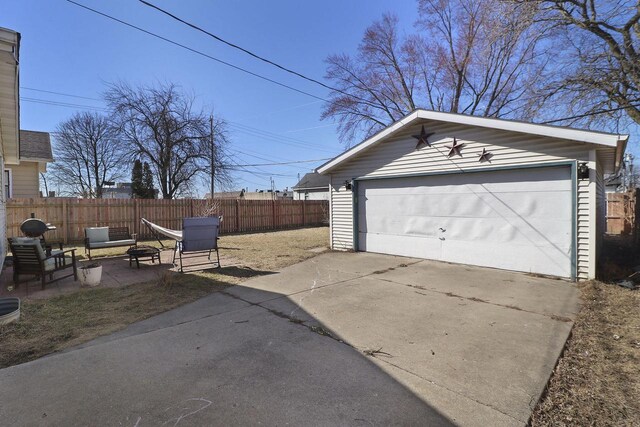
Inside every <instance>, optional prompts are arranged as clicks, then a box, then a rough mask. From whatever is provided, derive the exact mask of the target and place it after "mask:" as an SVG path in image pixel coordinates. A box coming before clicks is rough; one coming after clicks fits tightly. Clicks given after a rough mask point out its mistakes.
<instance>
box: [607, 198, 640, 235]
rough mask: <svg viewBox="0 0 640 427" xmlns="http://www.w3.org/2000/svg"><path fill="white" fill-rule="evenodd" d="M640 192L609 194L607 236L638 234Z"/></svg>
mask: <svg viewBox="0 0 640 427" xmlns="http://www.w3.org/2000/svg"><path fill="white" fill-rule="evenodd" d="M639 202H640V199H639V198H638V191H637V190H633V191H629V192H626V193H607V234H622V235H631V234H637V233H636V231H637V227H638V222H637V221H636V218H637V217H636V213H637V212H638V203H639Z"/></svg>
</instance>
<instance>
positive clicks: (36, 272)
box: [9, 238, 78, 289]
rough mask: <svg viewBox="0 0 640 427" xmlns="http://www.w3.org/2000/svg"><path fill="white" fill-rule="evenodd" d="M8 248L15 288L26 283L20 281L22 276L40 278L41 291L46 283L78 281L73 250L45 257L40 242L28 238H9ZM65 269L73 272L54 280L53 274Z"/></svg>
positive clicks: (56, 252)
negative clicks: (11, 258) (68, 279)
mask: <svg viewBox="0 0 640 427" xmlns="http://www.w3.org/2000/svg"><path fill="white" fill-rule="evenodd" d="M9 248H10V250H11V254H12V255H13V281H14V283H15V284H16V286H18V285H19V284H20V283H22V282H26V281H27V280H23V281H20V276H22V275H30V276H35V277H36V278H40V280H41V282H42V289H44V288H45V285H47V284H48V283H53V282H57V281H58V280H62V279H66V278H67V277H71V276H73V278H74V280H78V268H77V266H76V253H75V251H76V250H75V249H69V250H66V251H54V252H53V253H52V254H51V255H47V254H46V253H45V250H44V248H43V247H42V245H41V243H40V240H39V239H30V238H11V239H9ZM68 254H71V256H69V255H68ZM67 268H72V269H73V272H72V273H69V274H67V275H65V276H60V277H57V278H56V279H54V278H53V275H54V273H56V272H58V271H62V270H65V269H67ZM47 277H48V278H49V280H47Z"/></svg>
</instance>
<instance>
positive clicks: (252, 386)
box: [0, 253, 578, 426]
mask: <svg viewBox="0 0 640 427" xmlns="http://www.w3.org/2000/svg"><path fill="white" fill-rule="evenodd" d="M577 309H578V294H577V290H576V287H575V285H574V284H572V283H569V282H565V281H560V280H551V279H545V278H540V277H533V276H529V275H526V274H522V273H514V272H507V271H500V270H493V269H486V268H478V267H470V266H463V265H451V264H446V263H437V262H430V261H425V260H418V259H410V258H401V257H393V256H383V255H376V254H367V253H327V254H323V255H320V256H318V257H316V258H312V259H310V260H307V261H305V262H302V263H299V264H296V265H293V266H291V267H288V268H285V269H283V270H282V272H281V273H279V274H274V275H268V276H262V277H258V278H254V279H251V280H248V281H246V282H243V283H242V284H241V285H238V286H233V287H231V288H228V289H226V290H224V291H221V292H218V293H214V294H211V295H209V296H207V297H205V298H203V299H201V300H198V301H196V302H194V303H192V304H188V305H185V306H182V307H180V308H178V309H175V310H172V311H169V312H166V313H163V314H161V315H159V316H156V317H153V318H150V319H147V320H145V321H142V322H139V323H136V324H132V325H130V326H129V327H128V328H126V329H124V330H122V331H120V332H117V333H115V334H112V335H108V336H104V337H101V338H98V339H96V340H94V341H91V342H88V343H85V344H84V345H81V346H79V347H76V348H74V349H70V350H68V351H66V352H63V353H58V354H54V355H51V356H48V357H45V358H42V359H39V360H36V361H33V362H29V363H25V364H22V365H18V366H13V367H10V368H6V369H3V370H0V401H2V402H3V404H2V406H0V419H2V420H4V422H6V423H7V424H11V425H38V424H53V425H62V424H66V425H76V424H82V425H91V424H113V425H130V426H144V425H159V424H168V423H170V424H172V425H176V424H178V423H179V422H181V421H183V422H185V423H188V424H190V425H212V424H217V425H246V424H257V423H261V424H265V425H282V424H287V423H288V424H298V425H300V424H324V425H335V424H340V425H390V424H392V425H470V426H486V425H492V426H511V425H525V424H526V422H527V420H528V417H529V415H530V413H531V408H532V407H533V406H534V405H535V403H536V401H537V399H538V397H539V396H540V394H541V393H542V391H543V389H544V386H545V384H546V382H547V380H548V378H549V376H550V374H551V372H552V370H553V367H554V365H555V363H556V360H557V358H558V356H559V355H560V352H561V350H562V348H563V346H564V343H565V341H566V339H567V336H568V334H569V331H570V330H571V326H572V319H573V318H574V316H575V313H576V311H577Z"/></svg>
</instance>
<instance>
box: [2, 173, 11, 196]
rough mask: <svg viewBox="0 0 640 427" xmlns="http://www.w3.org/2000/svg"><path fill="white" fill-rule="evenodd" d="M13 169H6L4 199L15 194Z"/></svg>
mask: <svg viewBox="0 0 640 427" xmlns="http://www.w3.org/2000/svg"><path fill="white" fill-rule="evenodd" d="M12 178H13V177H12V175H11V169H5V170H4V183H3V184H4V199H5V200H7V199H10V198H11V196H13V179H12Z"/></svg>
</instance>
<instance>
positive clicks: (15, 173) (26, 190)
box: [7, 161, 40, 198]
mask: <svg viewBox="0 0 640 427" xmlns="http://www.w3.org/2000/svg"><path fill="white" fill-rule="evenodd" d="M7 169H11V176H12V181H13V182H12V193H11V197H12V198H28V197H40V175H39V173H38V163H37V162H26V161H21V162H20V164H19V165H13V166H10V167H7Z"/></svg>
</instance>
